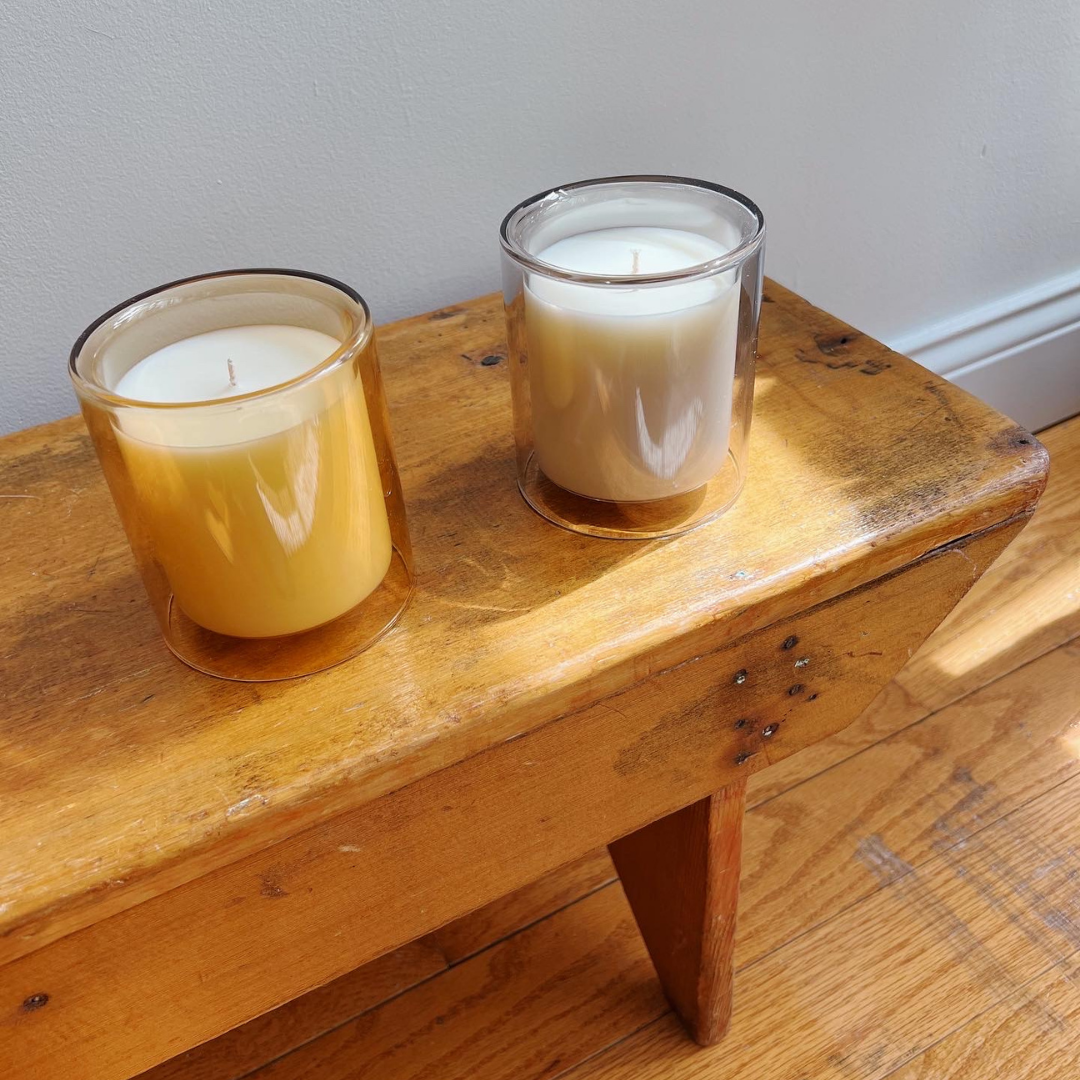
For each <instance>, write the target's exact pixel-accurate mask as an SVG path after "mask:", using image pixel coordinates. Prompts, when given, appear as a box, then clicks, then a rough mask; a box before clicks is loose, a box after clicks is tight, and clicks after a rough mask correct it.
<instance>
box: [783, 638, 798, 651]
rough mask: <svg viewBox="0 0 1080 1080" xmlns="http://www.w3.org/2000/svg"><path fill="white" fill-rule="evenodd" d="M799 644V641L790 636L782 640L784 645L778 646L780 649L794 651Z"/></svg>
mask: <svg viewBox="0 0 1080 1080" xmlns="http://www.w3.org/2000/svg"><path fill="white" fill-rule="evenodd" d="M798 644H799V639H798V638H797V637H796V636H795V635H794V634H792V635H791V637H789V638H784V644H783V645H781V646H780V648H781V649H794V648H795V646H796V645H798Z"/></svg>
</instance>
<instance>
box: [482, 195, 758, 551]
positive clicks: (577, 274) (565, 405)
mask: <svg viewBox="0 0 1080 1080" xmlns="http://www.w3.org/2000/svg"><path fill="white" fill-rule="evenodd" d="M764 238H765V220H764V217H763V216H762V214H761V211H760V210H759V209H758V208H757V206H755V205H754V203H752V202H751V201H750V200H749V199H748V198H746V197H745V196H744V195H740V194H739V193H738V192H736V191H732V190H730V189H728V188H724V187H719V186H718V185H716V184H710V183H706V182H705V181H702V180H689V179H685V178H683V177H674V176H622V177H611V178H607V179H600V180H586V181H583V182H581V183H577V184H570V185H568V186H566V187H561V188H554V189H552V190H551V191H546V192H543V193H542V194H540V195H537V196H535V197H534V198H531V199H528V200H526V201H525V202H523V203H521V204H520V205H519V206H517V207H515V209H514V210H512V211H511V212H510V213H509V214H508V215H507V216H506V218H505V219H504V221H503V223H502V230H501V239H502V251H503V260H502V263H503V287H504V301H505V306H506V326H507V336H508V341H509V352H510V366H511V378H512V383H511V387H512V395H513V405H514V435H515V441H516V444H517V463H518V486H519V487H520V489H521V492H522V494H523V495H524V496H525V499H526V501H527V502H528V503H529V504H530V505H531V506H532V507H533V508H534V509H535V510H537V511H538V512H539V513H540V514H542V515H543V516H544V517H546V518H548V519H549V520H550V521H553V522H555V523H556V524H558V525H561V526H563V527H565V528H568V529H572V530H574V531H575V532H583V533H589V534H592V535H595V536H606V537H616V538H644V537H658V536H671V535H674V534H676V533H680V532H684V531H686V530H687V529H691V528H693V527H695V526H696V525H700V524H701V523H702V522H704V521H706V520H708V519H709V518H711V517H714V516H715V515H717V514H719V513H720V512H721V511H723V510H725V509H726V508H727V507H729V506H730V505H731V504H732V503H733V502H734V501H735V499H736V497H737V496H738V494H739V491H740V489H741V488H742V484H743V481H744V480H745V477H746V464H747V446H748V437H749V431H750V417H751V410H752V407H753V384H754V359H755V352H756V348H757V326H758V314H759V308H760V300H761V279H762V256H763V247H764Z"/></svg>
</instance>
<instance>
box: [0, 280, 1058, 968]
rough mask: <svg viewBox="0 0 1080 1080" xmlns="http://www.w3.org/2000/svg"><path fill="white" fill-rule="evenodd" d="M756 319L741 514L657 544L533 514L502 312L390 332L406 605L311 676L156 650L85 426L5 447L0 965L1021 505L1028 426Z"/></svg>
mask: <svg viewBox="0 0 1080 1080" xmlns="http://www.w3.org/2000/svg"><path fill="white" fill-rule="evenodd" d="M763 312H764V313H763V319H762V331H761V341H762V356H761V363H760V367H759V371H760V374H759V382H758V391H757V396H756V416H755V427H754V434H753V438H752V451H751V471H750V477H749V482H748V484H747V487H746V491H745V493H744V495H743V497H742V498H741V499H740V501H739V503H738V504H737V506H736V507H735V508H734V510H733V511H732V512H731V513H729V514H728V515H727V516H725V517H724V518H723V519H722V520H721V521H719V522H718V523H716V524H714V525H712V526H710V527H709V528H706V529H702V530H698V531H697V532H694V533H692V534H690V535H688V536H685V537H682V538H679V539H678V540H676V541H673V542H668V543H650V544H619V543H598V542H596V541H594V540H591V539H588V538H583V537H578V536H573V535H570V534H567V533H563V532H561V531H559V530H557V529H553V528H552V527H550V526H549V525H547V524H545V523H544V522H542V521H541V520H540V519H538V518H537V517H536V516H535V515H533V514H532V513H530V512H529V511H528V510H527V509H526V507H525V506H524V504H523V503H522V501H521V499H520V497H519V496H518V494H517V493H516V491H515V490H514V482H513V464H512V452H511V442H510V417H509V398H508V386H507V381H506V372H505V371H504V367H505V364H504V363H502V362H501V361H500V362H499V363H488V364H486V365H485V364H484V362H483V361H484V360H485V359H488V358H490V357H501V356H502V355H503V354H502V337H503V324H502V317H501V311H500V308H499V303H498V300H497V298H495V297H487V298H483V299H480V300H477V301H473V302H470V303H468V304H464V305H462V306H460V307H458V308H453V309H448V310H445V311H441V312H435V313H434V314H432V315H429V316H423V317H420V318H417V319H412V320H406V321H404V322H402V323H398V324H395V325H393V326H390V327H386V328H384V329H383V331H382V332H381V334H380V343H381V345H380V347H381V350H382V356H383V361H384V368H385V373H386V383H387V390H388V396H389V400H390V405H391V412H392V420H393V426H394V430H395V434H396V441H397V446H398V453H399V460H400V464H401V471H402V478H403V483H404V487H405V491H406V494H407V501H408V507H409V514H410V523H411V529H412V535H413V541H414V548H415V551H416V560H417V571H418V579H419V587H418V591H417V596H416V599H415V601H414V603H413V605H412V607H411V608H410V610H409V612H408V613H407V615H406V617H405V618H404V619H403V620H402V622H401V623H400V625H399V626H398V627H397V628H395V630H394V631H393V632H392V633H391V634H390V635H389V636H388V637H387V638H386V639H385V640H384V641H382V642H380V644H379V646H378V647H377V648H374V649H372V650H370V651H369V652H367V653H365V654H364V655H363V656H362V657H360V658H358V659H357V660H356V661H354V662H351V663H349V664H347V665H344V666H342V667H340V668H337V669H335V670H334V671H331V672H327V673H324V674H322V675H319V676H316V677H314V678H312V679H308V680H303V681H300V682H294V683H286V684H275V685H259V686H253V685H237V684H228V683H223V682H220V681H215V680H212V679H208V678H205V677H203V676H200V675H198V674H196V673H195V672H192V671H190V670H188V669H186V668H185V667H183V666H182V665H181V664H179V663H178V662H176V661H175V660H173V659H172V658H171V657H170V656H169V655H168V653H167V652H166V650H165V647H164V645H163V644H162V642H161V641H160V639H159V635H158V633H157V630H156V628H155V626H154V624H153V621H152V619H151V617H150V613H149V611H148V609H147V605H146V603H145V601H144V598H143V595H142V590H141V586H140V584H139V583H138V581H137V579H136V577H135V572H134V567H133V564H132V562H131V559H130V556H129V554H128V551H127V548H126V545H125V542H124V539H123V537H122V535H121V533H120V530H119V526H118V524H117V522H116V519H115V516H114V513H113V510H112V508H111V505H110V502H109V497H108V494H107V492H106V489H105V485H104V483H103V481H102V479H101V476H100V473H99V470H98V468H97V465H96V462H95V461H94V459H93V456H92V453H91V450H90V447H89V444H88V441H87V438H86V436H85V434H84V432H83V429H82V425H81V422H80V421H78V420H69V421H62V422H59V423H56V424H51V425H46V426H44V427H41V428H36V429H32V430H30V431H27V432H23V433H20V434H17V435H14V436H10V437H8V438H6V439H4V440H0V496H2V498H0V529H2V530H3V535H4V538H5V540H4V546H3V552H2V562H0V640H2V641H3V642H4V650H3V654H2V655H0V685H2V686H3V690H4V696H5V708H4V710H3V712H2V713H0V767H2V772H0V935H2V936H0V962H3V961H8V960H11V959H13V958H14V957H17V956H20V955H22V954H25V953H27V952H29V951H32V950H34V949H38V948H40V947H42V946H43V945H45V944H46V943H48V942H49V941H52V940H54V939H56V938H57V937H59V936H61V935H63V934H68V933H71V932H72V931H74V930H76V929H78V928H79V927H82V926H88V925H90V924H92V923H95V922H97V921H99V920H101V919H102V918H104V917H106V916H109V915H112V914H114V913H116V912H119V911H122V910H124V909H126V908H129V907H131V906H132V905H133V904H137V903H141V902H143V901H146V900H147V899H149V898H150V897H153V896H156V895H158V894H160V893H161V892H162V891H164V890H166V889H169V888H174V887H176V886H177V885H180V884H183V883H184V882H187V881H192V880H193V879H195V878H198V877H200V876H202V875H205V874H207V873H209V872H211V871H213V870H215V869H216V868H219V867H223V866H226V865H228V864H229V863H232V862H234V861H235V860H237V859H238V858H240V857H243V856H247V855H250V854H252V853H254V852H257V851H259V850H261V849H263V848H265V847H266V846H267V845H269V844H271V843H274V842H277V841H280V840H282V839H283V838H286V837H288V836H291V835H293V834H294V833H296V832H297V831H298V830H299V829H301V828H304V827H307V826H311V825H313V824H315V823H318V822H320V821H325V820H327V819H329V818H330V817H332V816H336V815H339V814H341V813H342V812H345V811H348V810H350V809H352V808H355V807H357V806H360V805H362V804H364V803H365V802H367V801H370V800H372V799H375V798H377V797H379V796H381V795H384V794H386V793H387V792H390V791H393V790H396V789H398V788H400V787H401V786H402V785H404V784H406V783H412V782H415V781H417V780H419V779H420V778H422V777H425V776H427V775H430V774H431V773H433V772H435V771H437V770H440V769H443V768H445V767H447V766H448V765H451V764H453V763H455V762H458V761H461V760H463V759H465V758H468V757H469V756H471V755H474V754H477V753H480V752H483V751H485V750H487V749H489V748H490V747H492V746H495V745H498V744H499V743H501V742H502V741H503V740H505V739H507V738H510V737H511V736H516V735H520V734H521V733H523V732H525V731H530V730H532V729H534V728H536V727H538V726H540V725H542V724H544V723H546V722H548V721H550V720H551V719H552V718H553V717H555V716H558V715H562V714H564V713H566V712H567V711H570V710H572V709H575V708H581V707H582V706H585V705H588V704H589V703H590V702H593V701H596V700H599V699H601V698H603V697H605V696H607V695H609V694H612V693H615V692H618V691H621V690H623V689H625V688H626V687H628V686H630V685H632V684H634V683H635V682H640V681H641V680H643V679H646V678H647V677H649V676H650V675H651V674H652V673H654V672H656V671H658V670H663V669H666V668H669V667H671V666H673V665H675V664H678V663H681V662H683V661H685V660H687V659H689V658H691V657H694V656H698V655H700V654H701V653H702V652H705V651H709V650H711V649H715V648H717V647H718V646H719V645H720V644H722V643H723V642H724V641H726V640H732V639H733V638H734V637H736V636H738V635H741V634H745V633H748V632H751V631H753V630H755V629H758V628H760V627H762V626H766V625H769V624H772V623H773V622H775V621H776V620H778V619H781V618H784V617H786V616H789V615H791V614H792V613H794V612H795V611H800V610H804V609H805V608H807V607H808V606H809V605H811V604H813V603H817V602H820V601H823V600H826V599H829V598H831V597H834V596H837V595H839V594H841V593H843V592H846V591H848V590H850V589H852V588H854V587H856V586H858V585H860V584H862V583H864V582H867V581H870V580H874V579H876V578H878V577H880V576H881V575H883V574H886V573H888V572H890V571H892V570H895V569H897V568H899V567H901V566H903V565H905V564H907V563H909V562H911V561H912V560H913V559H916V558H917V557H919V556H920V555H922V554H924V553H925V552H927V551H929V550H931V549H934V548H936V547H938V546H940V545H942V544H945V543H947V542H949V541H952V540H954V539H957V538H958V537H960V536H963V535H967V534H970V533H972V532H976V531H977V530H980V529H984V528H986V527H987V526H990V525H992V524H994V523H996V522H999V521H1002V520H1004V519H1006V518H1009V517H1010V516H1012V515H1023V514H1025V513H1027V512H1028V511H1029V510H1030V508H1031V506H1032V504H1033V502H1034V499H1035V497H1036V496H1037V494H1038V492H1039V490H1040V489H1041V487H1042V485H1043V483H1044V470H1045V455H1044V451H1043V450H1042V448H1041V447H1040V446H1039V445H1038V444H1037V443H1036V442H1035V441H1034V440H1032V439H1031V438H1030V436H1028V435H1027V434H1026V433H1025V432H1023V431H1022V430H1020V429H1018V428H1016V427H1015V426H1013V425H1012V424H1011V423H1010V422H1009V421H1007V420H1006V419H1005V418H1003V417H1001V416H1000V415H998V414H997V413H994V412H992V411H991V410H988V409H987V408H986V407H985V406H983V405H982V404H981V403H979V402H978V401H976V400H975V399H973V398H971V397H969V396H967V395H966V394H964V393H962V392H961V391H959V390H957V389H955V388H953V387H951V386H949V385H948V384H947V383H945V382H943V381H942V380H940V379H937V378H936V377H934V376H933V375H931V374H929V373H927V372H926V371H925V370H923V369H922V368H919V367H918V366H917V365H914V364H912V363H911V362H909V361H907V360H905V359H904V358H902V357H899V356H897V355H895V354H893V353H891V352H889V351H888V350H887V349H886V348H884V347H883V346H881V345H879V344H878V343H876V342H873V341H872V340H870V339H868V338H865V337H863V336H861V335H859V334H858V333H857V332H856V331H854V330H852V329H851V328H850V327H846V326H844V325H843V324H841V323H839V322H838V321H837V320H835V319H833V318H832V317H830V316H828V315H826V314H825V313H823V312H821V311H819V310H817V309H816V308H814V307H812V306H811V305H809V304H807V303H805V302H804V301H802V300H800V299H799V298H797V297H795V296H794V295H793V294H791V293H788V292H786V291H784V290H783V289H781V288H780V287H779V286H776V285H773V284H770V285H769V286H768V289H767V293H766V303H765V304H764V305H763ZM58 643H62V644H63V647H62V648H58V647H57V644H58Z"/></svg>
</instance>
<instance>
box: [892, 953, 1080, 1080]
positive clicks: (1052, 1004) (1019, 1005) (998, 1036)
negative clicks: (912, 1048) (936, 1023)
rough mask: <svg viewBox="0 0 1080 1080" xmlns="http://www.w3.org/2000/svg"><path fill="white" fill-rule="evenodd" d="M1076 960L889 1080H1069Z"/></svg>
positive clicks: (1079, 960) (1077, 1006) (1079, 1002)
mask: <svg viewBox="0 0 1080 1080" xmlns="http://www.w3.org/2000/svg"><path fill="white" fill-rule="evenodd" d="M1078 1061H1080V957H1077V956H1076V954H1073V955H1072V956H1069V957H1068V958H1066V959H1063V960H1060V961H1059V962H1058V963H1056V964H1054V965H1052V966H1051V967H1050V968H1049V969H1048V970H1047V971H1045V972H1043V973H1042V974H1041V975H1039V976H1038V977H1037V978H1035V979H1032V981H1031V982H1030V983H1028V984H1027V985H1025V986H1022V987H1020V989H1019V990H1018V991H1017V992H1016V993H1015V994H1014V995H1013V996H1012V997H1008V998H1006V999H1005V1000H1004V1001H1002V1002H1001V1004H999V1005H996V1006H994V1008H992V1009H988V1010H987V1011H986V1012H985V1013H982V1014H980V1015H979V1016H977V1017H975V1019H974V1020H972V1021H971V1022H970V1023H967V1024H965V1025H964V1026H963V1027H961V1028H958V1029H957V1030H956V1031H954V1032H953V1033H952V1034H951V1035H949V1036H948V1037H947V1038H945V1039H943V1040H942V1041H941V1042H939V1043H937V1044H936V1045H935V1046H932V1047H931V1048H930V1049H929V1050H925V1051H923V1052H922V1053H921V1054H919V1056H918V1057H916V1058H915V1059H914V1060H912V1061H910V1062H908V1064H906V1065H904V1066H902V1067H901V1068H899V1069H897V1070H896V1072H894V1073H892V1080H1001V1078H1003V1077H1007V1078H1008V1080H1073V1078H1074V1077H1075V1076H1076V1073H1077V1062H1078Z"/></svg>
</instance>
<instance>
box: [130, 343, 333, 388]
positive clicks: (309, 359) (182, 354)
mask: <svg viewBox="0 0 1080 1080" xmlns="http://www.w3.org/2000/svg"><path fill="white" fill-rule="evenodd" d="M340 345H341V342H340V341H339V340H338V339H337V338H334V337H331V336H330V335H329V334H323V333H320V331H318V330H310V329H308V328H307V327H305V326H284V325H273V324H267V325H259V326H230V327H226V328H224V329H221V330H211V331H209V332H208V333H205V334H196V335H195V336H194V337H189V338H184V339H183V340H182V341H176V342H173V343H172V344H171V345H166V346H165V347H164V348H163V349H158V351H157V352H155V353H151V354H150V355H149V356H147V357H146V358H145V359H143V360H140V361H139V362H138V363H137V364H136V365H135V366H134V367H133V368H131V369H130V370H129V371H128V372H127V373H126V374H125V375H124V376H123V378H121V379H120V381H119V382H118V383H117V384H116V387H115V392H116V393H117V394H118V395H120V397H126V398H131V399H132V400H134V401H156V402H181V401H213V400H216V399H220V398H228V397H236V396H237V395H238V394H250V393H254V392H255V391H257V390H265V389H267V388H268V387H270V386H277V385H278V384H279V383H284V382H289V381H291V380H292V379H295V378H297V377H299V376H300V375H303V374H304V373H305V372H307V371H310V370H311V369H312V368H314V367H316V366H317V365H318V364H319V363H321V362H322V361H323V360H325V359H326V358H327V357H328V356H330V355H331V354H332V353H333V352H335V351H336V350H337V349H338V348H339V347H340ZM230 364H231V366H232V367H231V372H232V378H233V380H234V381H232V382H230Z"/></svg>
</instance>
